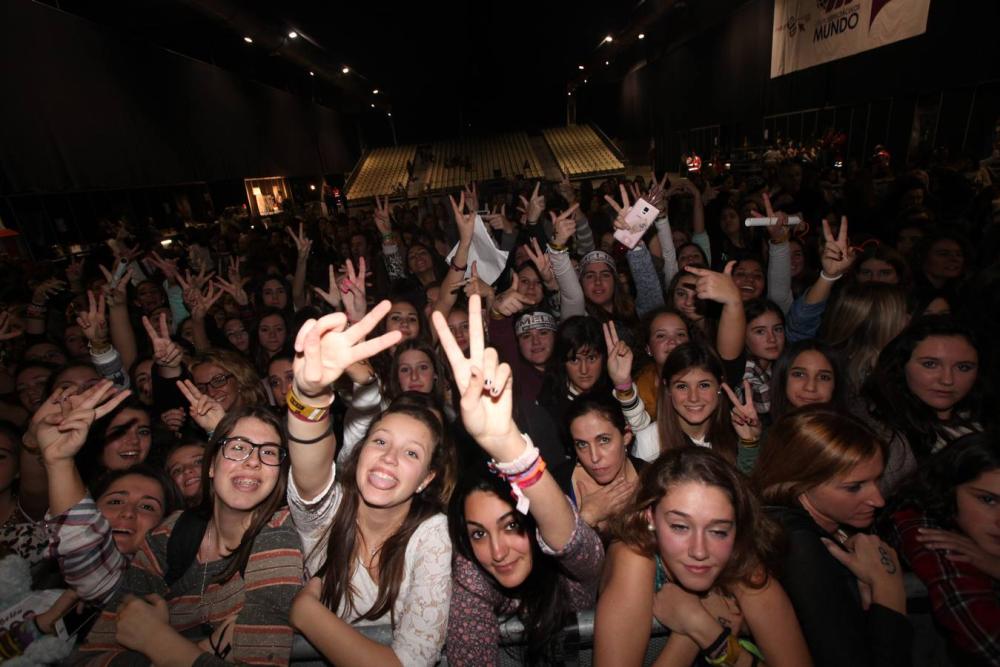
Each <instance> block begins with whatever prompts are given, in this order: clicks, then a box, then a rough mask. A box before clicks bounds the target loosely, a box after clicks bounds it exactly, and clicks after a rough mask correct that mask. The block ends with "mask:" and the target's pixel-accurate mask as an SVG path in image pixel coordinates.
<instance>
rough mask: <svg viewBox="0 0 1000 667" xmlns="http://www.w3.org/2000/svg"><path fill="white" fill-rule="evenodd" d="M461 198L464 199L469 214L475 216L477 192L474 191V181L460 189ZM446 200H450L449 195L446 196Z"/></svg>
mask: <svg viewBox="0 0 1000 667" xmlns="http://www.w3.org/2000/svg"><path fill="white" fill-rule="evenodd" d="M462 196H463V197H464V198H465V203H466V204H468V206H469V212H470V213H472V214H473V215H475V214H476V211H478V210H479V192H478V191H477V190H476V182H475V181H472V183H470V184H469V185H466V186H465V188H463V189H462ZM448 199H451V195H448Z"/></svg>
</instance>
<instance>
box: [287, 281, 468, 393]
mask: <svg viewBox="0 0 1000 667" xmlns="http://www.w3.org/2000/svg"><path fill="white" fill-rule="evenodd" d="M390 308H392V304H391V303H390V302H389V301H383V302H382V303H380V304H378V305H377V306H375V308H374V309H373V310H372V312H370V313H368V314H367V315H365V316H364V317H363V318H362V319H361V321H360V322H358V323H357V324H355V325H353V326H351V327H348V326H347V316H346V315H344V314H343V313H333V314H331V315H325V316H323V317H321V318H319V319H318V320H307V321H306V322H305V324H303V325H302V328H301V329H299V334H298V336H296V337H295V360H294V362H292V370H293V372H294V374H295V379H294V381H293V388H294V390H295V393H296V394H297V395H298V396H300V397H302V398H309V399H313V401H314V402H315V401H316V400H319V401H321V402H323V403H325V404H326V405H329V404H330V403H331V402H333V392H332V390H331V387H330V385H332V384H333V383H334V382H335V381H336V380H337V378H339V377H340V376H341V375H342V374H343V373H344V369H345V368H347V367H348V366H350V365H351V364H354V363H357V362H359V361H362V360H363V359H368V358H369V357H373V356H375V355H376V354H378V353H379V352H381V351H382V350H387V349H389V348H390V347H392V346H393V345H395V344H397V343H398V342H399V341H400V340H402V339H403V334H402V333H401V332H399V331H390V332H389V333H386V334H382V335H381V336H379V337H378V338H375V339H373V340H365V336H367V335H368V334H369V333H371V331H372V329H374V328H375V325H376V324H378V323H379V321H380V320H381V319H382V318H383V317H385V316H386V315H387V314H388V313H389V310H390ZM446 328H447V327H446ZM449 333H450V332H449ZM309 405H314V406H315V407H323V406H319V405H315V403H309Z"/></svg>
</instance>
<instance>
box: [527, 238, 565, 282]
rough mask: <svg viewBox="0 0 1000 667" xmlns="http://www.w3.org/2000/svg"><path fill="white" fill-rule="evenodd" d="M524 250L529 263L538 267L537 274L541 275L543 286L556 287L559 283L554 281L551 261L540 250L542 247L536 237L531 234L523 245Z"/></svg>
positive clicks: (554, 275)
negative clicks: (529, 260)
mask: <svg viewBox="0 0 1000 667" xmlns="http://www.w3.org/2000/svg"><path fill="white" fill-rule="evenodd" d="M524 252H525V253H527V255H528V258H529V259H531V263H532V264H534V265H535V268H537V269H538V275H539V276H541V278H542V282H543V283H544V284H545V286H546V287H547V288H549V289H550V290H555V289H558V287H559V284H558V283H557V282H556V274H555V271H553V270H552V263H551V262H549V256H548V255H547V254H545V253H544V252H542V247H541V246H540V245H538V239H537V238H535V237H534V236H532V237H531V242H530V243H528V245H526V246H524Z"/></svg>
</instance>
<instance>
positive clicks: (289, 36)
mask: <svg viewBox="0 0 1000 667" xmlns="http://www.w3.org/2000/svg"><path fill="white" fill-rule="evenodd" d="M298 36H299V33H297V32H295V31H294V30H293V31H291V32H290V33H288V39H295V38H296V37H298Z"/></svg>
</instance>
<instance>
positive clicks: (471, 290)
mask: <svg viewBox="0 0 1000 667" xmlns="http://www.w3.org/2000/svg"><path fill="white" fill-rule="evenodd" d="M463 289H464V290H465V296H466V297H471V296H472V295H473V294H478V295H479V296H481V297H482V298H484V299H486V303H492V302H493V299H494V297H495V296H496V292H495V291H494V290H493V288H492V287H491V286H490V285H488V284H487V283H486V282H485V281H484V280H483V279H482V278H480V277H479V262H477V261H475V260H473V262H472V275H470V276H469V279H468V280H467V281H466V283H465V287H464V288H463ZM515 312H516V311H515Z"/></svg>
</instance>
